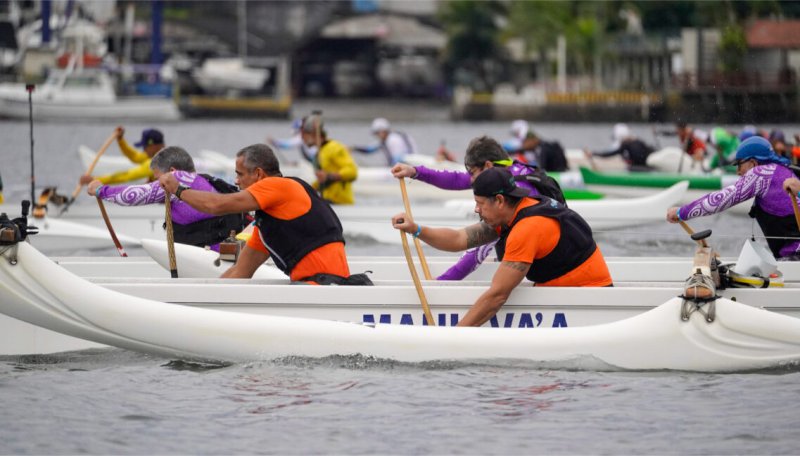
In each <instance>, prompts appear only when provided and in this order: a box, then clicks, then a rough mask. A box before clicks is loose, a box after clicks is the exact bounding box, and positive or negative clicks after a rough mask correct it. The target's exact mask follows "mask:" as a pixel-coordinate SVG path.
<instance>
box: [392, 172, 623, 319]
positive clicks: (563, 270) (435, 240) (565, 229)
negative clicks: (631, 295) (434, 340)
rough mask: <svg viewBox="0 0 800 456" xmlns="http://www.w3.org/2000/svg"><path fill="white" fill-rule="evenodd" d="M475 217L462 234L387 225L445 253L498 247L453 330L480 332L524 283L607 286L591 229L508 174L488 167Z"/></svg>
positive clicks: (405, 222) (402, 221)
mask: <svg viewBox="0 0 800 456" xmlns="http://www.w3.org/2000/svg"><path fill="white" fill-rule="evenodd" d="M472 192H473V194H474V195H475V212H476V213H477V214H478V215H479V216H480V217H481V220H482V221H481V222H479V223H476V224H473V225H470V226H467V227H465V228H460V229H453V228H438V227H437V228H433V227H429V226H422V225H420V224H418V223H415V222H411V221H409V218H408V216H407V215H406V214H404V213H400V214H397V215H395V216H394V217H392V225H393V226H394V228H396V229H398V230H402V231H405V232H406V233H410V234H411V235H413V236H414V237H416V238H419V239H421V240H422V241H424V242H425V243H427V244H429V245H431V246H433V247H435V248H437V249H440V250H445V251H448V252H457V251H461V250H465V249H468V248H472V247H476V246H478V245H483V244H486V243H488V242H492V241H495V240H496V241H497V245H496V246H495V249H496V251H497V257H498V258H499V259H500V261H501V263H500V266H499V267H498V268H497V272H496V273H495V274H494V276H493V277H492V283H491V285H490V286H489V289H488V290H486V291H485V292H484V293H483V294H482V295H481V296H480V297H479V298H478V300H477V301H476V302H475V303H474V304H473V305H472V307H471V308H470V309H469V311H468V312H467V314H466V315H465V316H464V318H463V319H462V320H461V321H459V323H458V326H481V325H483V324H484V323H486V322H487V321H488V320H489V319H490V318H492V317H493V316H494V315H495V314H496V313H497V311H498V310H499V309H500V308H501V307H502V306H503V304H505V302H506V301H507V300H508V297H509V295H510V294H511V292H512V291H513V290H514V288H515V287H516V286H517V285H519V284H520V282H522V280H523V279H524V278H527V279H528V280H530V281H531V282H534V283H535V284H536V286H550V287H605V286H611V285H612V280H611V274H610V273H609V271H608V266H607V265H606V262H605V259H604V258H603V254H602V253H601V252H600V249H599V248H598V247H597V244H596V243H595V241H594V238H593V237H592V229H591V228H590V227H589V225H588V224H587V223H586V221H585V220H584V219H583V218H582V217H581V216H580V215H578V213H577V212H575V211H573V210H571V209H568V208H567V207H566V206H565V205H563V204H561V203H559V202H558V201H556V200H553V199H550V198H547V197H545V196H536V197H529V196H528V194H529V192H528V190H526V189H524V188H521V187H518V186H517V185H516V181H515V179H514V176H512V175H511V173H510V172H508V170H507V169H504V168H501V167H492V168H489V169H487V170H485V171H483V172H482V173H480V174H479V175H478V176H477V177H476V178H475V181H474V182H473V183H472Z"/></svg>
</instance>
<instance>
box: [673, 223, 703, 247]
mask: <svg viewBox="0 0 800 456" xmlns="http://www.w3.org/2000/svg"><path fill="white" fill-rule="evenodd" d="M678 223H680V224H681V228H683V230H684V231H686V233H687V234H688V235H689V236H691V235H693V234H694V230H693V229H692V228H691V227H690V226H689V225H688V224H687V223H686V222H684V221H683V220H678ZM696 242H697V244H698V245H700V246H701V247H708V243H707V242H706V240H705V239H702V240H700V241H696Z"/></svg>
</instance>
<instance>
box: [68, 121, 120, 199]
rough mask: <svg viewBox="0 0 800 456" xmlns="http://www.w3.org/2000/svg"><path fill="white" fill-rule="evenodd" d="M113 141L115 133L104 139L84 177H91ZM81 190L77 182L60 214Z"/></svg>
mask: <svg viewBox="0 0 800 456" xmlns="http://www.w3.org/2000/svg"><path fill="white" fill-rule="evenodd" d="M115 139H117V132H116V131H115V132H114V133H112V134H111V136H109V137H108V139H106V142H104V143H103V145H102V146H100V149H98V150H97V153H96V154H95V156H94V160H92V163H91V164H90V165H89V168H87V169H86V175H88V176H91V175H92V171H94V167H95V166H97V162H98V161H99V160H100V157H101V156H102V155H103V154H104V153H106V149H108V146H110V145H111V143H112V142H114V140H115ZM82 188H83V184H81V183H80V182H79V183H78V185H77V186H76V187H75V190H74V191H73V192H72V196H71V197H70V198H69V200H67V204H65V205H64V208H63V209H61V212H60V213H61V214H63V213H64V212H66V211H67V209H69V206H70V205H71V204H72V203H74V202H75V198H77V197H78V194H79V193H80V192H81V189H82Z"/></svg>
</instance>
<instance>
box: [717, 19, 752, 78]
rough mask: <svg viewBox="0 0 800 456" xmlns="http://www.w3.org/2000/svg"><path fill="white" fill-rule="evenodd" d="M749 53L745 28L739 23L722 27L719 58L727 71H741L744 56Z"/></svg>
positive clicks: (723, 69)
mask: <svg viewBox="0 0 800 456" xmlns="http://www.w3.org/2000/svg"><path fill="white" fill-rule="evenodd" d="M745 55H747V38H746V37H745V34H744V29H743V28H742V27H741V26H740V25H738V24H730V25H728V26H726V27H725V28H723V29H722V34H721V36H720V41H719V59H720V65H721V66H722V71H723V72H725V73H736V72H741V71H742V70H743V69H744V57H745Z"/></svg>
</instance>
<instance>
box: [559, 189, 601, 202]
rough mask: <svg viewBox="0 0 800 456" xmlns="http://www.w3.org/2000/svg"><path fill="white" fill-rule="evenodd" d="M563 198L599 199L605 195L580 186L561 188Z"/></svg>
mask: <svg viewBox="0 0 800 456" xmlns="http://www.w3.org/2000/svg"><path fill="white" fill-rule="evenodd" d="M561 191H562V192H564V198H566V199H568V200H599V199H603V198H605V197H606V195H604V194H602V193H598V192H593V191H591V190H586V189H582V188H562V189H561Z"/></svg>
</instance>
